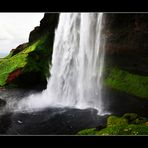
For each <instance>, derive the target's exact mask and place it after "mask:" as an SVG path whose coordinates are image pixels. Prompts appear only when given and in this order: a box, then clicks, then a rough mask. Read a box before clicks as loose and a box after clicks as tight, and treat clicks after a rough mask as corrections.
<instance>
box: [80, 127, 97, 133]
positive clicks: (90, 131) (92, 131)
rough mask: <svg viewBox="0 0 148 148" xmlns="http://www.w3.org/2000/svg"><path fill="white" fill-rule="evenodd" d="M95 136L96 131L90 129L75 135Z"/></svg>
mask: <svg viewBox="0 0 148 148" xmlns="http://www.w3.org/2000/svg"><path fill="white" fill-rule="evenodd" d="M95 134H96V129H95V128H90V129H85V130H82V131H80V132H78V134H77V135H95Z"/></svg>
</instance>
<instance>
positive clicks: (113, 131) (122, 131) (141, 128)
mask: <svg viewBox="0 0 148 148" xmlns="http://www.w3.org/2000/svg"><path fill="white" fill-rule="evenodd" d="M96 134H97V135H148V126H145V125H134V124H129V125H118V126H112V127H108V128H105V129H102V130H100V131H99V132H96Z"/></svg>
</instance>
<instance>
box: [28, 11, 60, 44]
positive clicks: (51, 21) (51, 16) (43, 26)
mask: <svg viewBox="0 0 148 148" xmlns="http://www.w3.org/2000/svg"><path fill="white" fill-rule="evenodd" d="M58 19H59V13H45V15H44V17H43V19H42V20H41V21H40V26H38V27H35V29H34V30H33V31H31V32H30V35H29V42H33V41H35V40H37V39H38V38H40V37H41V36H43V35H44V34H46V33H47V32H49V33H50V34H51V36H52V38H53V35H54V31H55V28H56V27H57V24H58Z"/></svg>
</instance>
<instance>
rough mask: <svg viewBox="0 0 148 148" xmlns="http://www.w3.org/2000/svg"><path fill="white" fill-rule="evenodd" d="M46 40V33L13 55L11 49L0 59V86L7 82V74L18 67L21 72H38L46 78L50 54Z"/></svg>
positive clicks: (47, 38) (50, 50)
mask: <svg viewBox="0 0 148 148" xmlns="http://www.w3.org/2000/svg"><path fill="white" fill-rule="evenodd" d="M48 40H49V37H48V35H47V34H46V35H45V36H43V37H41V38H40V39H38V40H37V41H35V42H33V43H30V44H28V46H27V47H26V48H24V49H23V50H22V51H20V52H18V53H17V54H14V55H13V51H11V52H10V54H9V55H8V56H7V57H5V58H4V59H2V60H1V61H0V86H4V85H5V84H7V79H8V76H9V74H11V73H12V72H14V71H15V70H17V69H20V68H21V69H22V72H23V73H27V72H31V71H33V72H40V73H41V74H42V75H43V77H44V78H45V79H46V77H47V76H48V71H49V69H48V68H49V61H50V60H51V59H50V58H51V54H52V49H51V48H50V47H51V45H49V43H48ZM50 44H51V43H50ZM16 50H17V49H16ZM45 75H46V76H45Z"/></svg>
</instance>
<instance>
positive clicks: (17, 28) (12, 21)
mask: <svg viewBox="0 0 148 148" xmlns="http://www.w3.org/2000/svg"><path fill="white" fill-rule="evenodd" d="M43 16H44V13H0V57H1V56H3V55H6V54H8V53H9V52H10V50H11V49H14V48H16V47H17V46H18V45H20V44H22V43H25V42H27V41H28V39H29V33H30V31H32V30H33V29H34V27H36V26H38V25H39V24H40V20H41V19H42V18H43Z"/></svg>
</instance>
